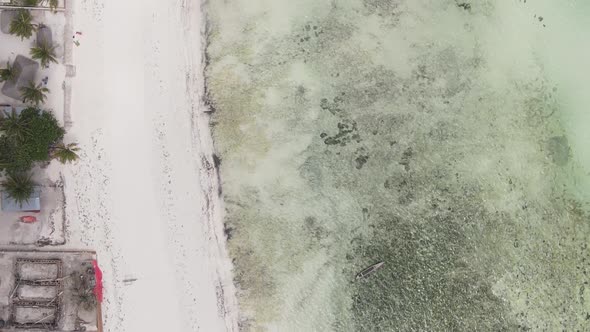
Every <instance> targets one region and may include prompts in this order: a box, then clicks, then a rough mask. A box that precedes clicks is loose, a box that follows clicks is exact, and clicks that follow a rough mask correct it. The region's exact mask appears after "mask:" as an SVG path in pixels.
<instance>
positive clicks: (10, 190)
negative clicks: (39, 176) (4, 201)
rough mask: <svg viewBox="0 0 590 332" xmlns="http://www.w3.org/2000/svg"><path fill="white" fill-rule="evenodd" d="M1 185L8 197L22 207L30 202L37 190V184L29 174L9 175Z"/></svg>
mask: <svg viewBox="0 0 590 332" xmlns="http://www.w3.org/2000/svg"><path fill="white" fill-rule="evenodd" d="M1 185H2V189H3V190H4V191H5V192H6V193H7V194H8V196H9V197H10V198H12V199H14V200H15V201H16V202H17V203H18V204H20V205H21V206H22V204H23V203H26V202H27V201H28V200H29V198H30V197H31V195H32V194H33V191H34V190H35V182H33V180H32V179H31V174H30V173H28V172H18V173H8V176H7V177H6V178H5V179H4V180H3V181H2V183H1Z"/></svg>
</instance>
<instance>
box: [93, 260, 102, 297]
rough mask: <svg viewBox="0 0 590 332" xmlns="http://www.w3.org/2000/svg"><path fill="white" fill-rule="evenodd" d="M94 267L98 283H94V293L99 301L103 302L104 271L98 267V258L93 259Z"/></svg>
mask: <svg viewBox="0 0 590 332" xmlns="http://www.w3.org/2000/svg"><path fill="white" fill-rule="evenodd" d="M92 267H93V268H94V278H95V280H96V285H94V295H95V296H96V300H98V302H102V271H101V270H100V268H99V267H98V263H97V262H96V259H93V260H92Z"/></svg>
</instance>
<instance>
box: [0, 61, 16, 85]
mask: <svg viewBox="0 0 590 332" xmlns="http://www.w3.org/2000/svg"><path fill="white" fill-rule="evenodd" d="M15 78H16V69H14V67H12V65H11V64H10V62H6V68H2V69H0V83H2V82H4V81H12V80H14V79H15Z"/></svg>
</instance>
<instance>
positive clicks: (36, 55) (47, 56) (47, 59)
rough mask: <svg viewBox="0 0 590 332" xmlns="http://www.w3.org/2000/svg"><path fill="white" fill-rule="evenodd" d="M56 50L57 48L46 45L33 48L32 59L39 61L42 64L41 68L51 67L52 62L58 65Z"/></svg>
mask: <svg viewBox="0 0 590 332" xmlns="http://www.w3.org/2000/svg"><path fill="white" fill-rule="evenodd" d="M55 48H56V46H51V45H45V44H43V45H39V46H36V47H33V48H31V57H32V58H33V59H35V60H39V61H40V62H41V66H43V67H49V64H50V63H51V62H53V63H57V59H56V57H55Z"/></svg>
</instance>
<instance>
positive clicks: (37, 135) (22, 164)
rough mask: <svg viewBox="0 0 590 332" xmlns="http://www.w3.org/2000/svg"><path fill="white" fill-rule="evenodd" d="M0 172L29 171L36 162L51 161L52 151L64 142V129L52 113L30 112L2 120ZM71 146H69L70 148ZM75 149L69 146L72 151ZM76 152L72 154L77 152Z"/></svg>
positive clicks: (34, 110) (27, 110) (29, 110)
mask: <svg viewBox="0 0 590 332" xmlns="http://www.w3.org/2000/svg"><path fill="white" fill-rule="evenodd" d="M0 130H1V131H2V134H3V135H2V136H1V137H0V170H3V171H7V172H9V173H15V172H25V171H28V170H29V169H30V168H31V167H32V166H33V163H35V162H46V161H49V160H50V159H51V155H50V150H51V148H52V147H53V146H55V145H56V144H58V143H59V142H61V140H62V138H63V135H64V129H63V128H61V127H60V126H59V124H58V122H57V120H56V119H55V117H54V116H53V114H52V113H50V112H46V111H41V110H39V109H37V108H33V107H31V108H27V109H25V110H24V111H23V112H22V113H21V114H20V116H16V115H10V116H8V117H4V118H3V119H0ZM68 146H70V145H68ZM72 148H75V146H70V149H72ZM75 151H76V150H74V151H73V152H75Z"/></svg>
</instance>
